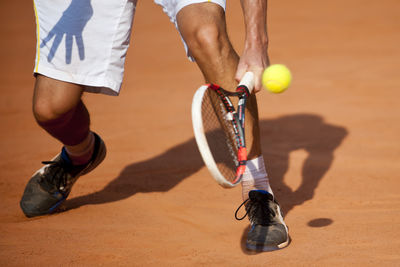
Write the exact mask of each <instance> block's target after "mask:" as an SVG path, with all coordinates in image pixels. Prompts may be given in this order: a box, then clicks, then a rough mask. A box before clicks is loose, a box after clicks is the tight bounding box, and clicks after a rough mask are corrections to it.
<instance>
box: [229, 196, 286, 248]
mask: <svg viewBox="0 0 400 267" xmlns="http://www.w3.org/2000/svg"><path fill="white" fill-rule="evenodd" d="M243 204H244V205H245V207H246V214H245V215H244V216H243V217H241V218H238V217H237V213H238V210H239V209H240V207H241V206H242V205H243ZM242 205H240V207H239V208H238V210H237V211H236V213H235V217H236V219H238V220H242V219H244V218H245V217H246V215H248V217H249V220H250V224H251V228H250V231H249V233H248V235H247V240H246V247H247V249H248V250H252V251H272V250H277V249H281V248H284V247H286V246H287V245H288V244H289V234H288V228H287V226H286V224H285V222H284V221H283V218H282V213H281V210H280V207H279V204H278V202H276V200H275V199H274V197H273V196H272V195H271V194H270V193H268V192H266V191H263V190H252V191H250V193H249V199H247V200H246V201H245V202H243V203H242Z"/></svg>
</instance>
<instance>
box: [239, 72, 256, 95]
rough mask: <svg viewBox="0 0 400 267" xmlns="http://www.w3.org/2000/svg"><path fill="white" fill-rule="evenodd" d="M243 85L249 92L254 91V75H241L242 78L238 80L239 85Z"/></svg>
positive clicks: (248, 73) (249, 73)
mask: <svg viewBox="0 0 400 267" xmlns="http://www.w3.org/2000/svg"><path fill="white" fill-rule="evenodd" d="M240 85H244V86H246V87H247V89H249V92H250V93H251V92H252V91H253V89H254V73H253V72H251V71H248V72H246V73H245V74H244V75H243V78H242V79H241V80H240V82H239V85H238V86H240Z"/></svg>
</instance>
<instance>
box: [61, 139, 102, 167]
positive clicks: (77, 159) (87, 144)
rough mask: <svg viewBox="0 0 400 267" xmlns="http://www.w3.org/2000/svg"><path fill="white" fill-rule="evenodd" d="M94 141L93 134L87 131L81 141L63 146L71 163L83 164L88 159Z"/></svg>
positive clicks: (91, 152) (91, 153) (90, 156)
mask: <svg viewBox="0 0 400 267" xmlns="http://www.w3.org/2000/svg"><path fill="white" fill-rule="evenodd" d="M94 141H95V137H94V134H93V133H92V132H89V134H88V135H87V137H86V138H85V139H84V140H83V141H82V142H81V143H79V144H77V145H73V146H64V148H65V151H66V153H67V154H68V157H69V159H70V160H71V163H72V164H73V165H84V164H86V163H88V162H89V161H90V159H91V158H92V155H93V151H94Z"/></svg>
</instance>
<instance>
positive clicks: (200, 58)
mask: <svg viewBox="0 0 400 267" xmlns="http://www.w3.org/2000/svg"><path fill="white" fill-rule="evenodd" d="M177 21H178V27H179V30H180V32H181V34H182V36H183V38H184V40H185V42H186V43H187V45H188V47H189V51H190V53H191V55H192V56H193V58H194V59H195V60H196V63H197V65H198V66H199V68H200V70H201V71H202V73H203V75H204V78H205V80H206V82H211V83H216V84H218V85H220V86H222V87H223V88H224V89H227V90H233V89H235V87H236V84H237V82H236V80H235V73H236V70H237V66H238V63H239V56H238V54H237V53H236V52H235V50H234V49H233V47H232V44H231V42H230V40H229V38H228V34H227V31H226V23H225V13H224V10H223V9H222V8H221V7H220V6H219V5H216V4H213V3H200V4H192V5H189V6H186V7H184V8H183V9H182V10H181V11H180V12H179V13H178V15H177ZM246 125H247V128H246V144H247V147H248V151H249V152H248V154H249V155H248V156H249V159H254V158H257V157H259V156H261V145H260V132H259V126H258V110H257V100H256V97H255V94H253V95H252V97H251V98H250V99H249V101H248V104H247V114H246Z"/></svg>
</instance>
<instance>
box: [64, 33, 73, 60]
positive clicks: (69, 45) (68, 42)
mask: <svg viewBox="0 0 400 267" xmlns="http://www.w3.org/2000/svg"><path fill="white" fill-rule="evenodd" d="M71 57H72V35H71V34H67V35H66V37H65V62H66V63H67V64H71Z"/></svg>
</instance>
